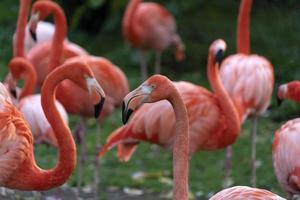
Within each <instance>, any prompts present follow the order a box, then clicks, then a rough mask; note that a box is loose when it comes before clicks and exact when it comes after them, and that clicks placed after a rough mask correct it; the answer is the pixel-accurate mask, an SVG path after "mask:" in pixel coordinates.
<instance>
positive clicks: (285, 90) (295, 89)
mask: <svg viewBox="0 0 300 200" xmlns="http://www.w3.org/2000/svg"><path fill="white" fill-rule="evenodd" d="M277 98H278V102H279V103H281V101H283V100H284V99H290V100H293V101H296V102H300V82H299V81H292V82H289V83H286V84H283V85H281V86H280V87H279V89H278V93H277ZM299 140H300V119H299V118H296V119H292V120H289V121H288V122H286V123H285V124H284V125H282V126H281V128H280V129H279V130H277V131H276V133H275V139H274V141H273V148H272V153H273V166H274V171H275V174H276V177H277V180H278V182H279V184H280V186H281V187H282V189H283V190H284V191H286V192H287V193H288V198H289V199H293V195H295V194H298V195H299V194H300V160H299V159H298V156H299V154H300V148H299V144H298V141H299Z"/></svg>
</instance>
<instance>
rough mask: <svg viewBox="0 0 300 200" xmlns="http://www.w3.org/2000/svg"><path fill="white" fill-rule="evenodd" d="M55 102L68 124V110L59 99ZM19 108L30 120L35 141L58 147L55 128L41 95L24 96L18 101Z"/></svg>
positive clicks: (28, 120)
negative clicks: (43, 107)
mask: <svg viewBox="0 0 300 200" xmlns="http://www.w3.org/2000/svg"><path fill="white" fill-rule="evenodd" d="M55 104H56V107H57V109H58V111H59V113H60V115H61V116H62V118H63V120H64V121H65V123H66V124H68V121H69V120H68V115H67V112H66V110H65V109H64V107H63V106H62V105H61V103H59V102H58V101H56V102H55ZM18 109H19V110H20V111H21V113H22V114H23V116H24V118H25V119H26V121H27V122H28V124H29V126H30V129H31V131H32V134H33V137H34V142H35V143H46V144H50V145H53V146H56V147H57V140H56V138H55V135H54V132H53V129H52V127H51V125H50V124H49V122H48V120H47V119H46V117H45V115H44V112H43V109H42V105H41V95H30V96H26V97H24V98H22V99H21V100H20V102H19V103H18Z"/></svg>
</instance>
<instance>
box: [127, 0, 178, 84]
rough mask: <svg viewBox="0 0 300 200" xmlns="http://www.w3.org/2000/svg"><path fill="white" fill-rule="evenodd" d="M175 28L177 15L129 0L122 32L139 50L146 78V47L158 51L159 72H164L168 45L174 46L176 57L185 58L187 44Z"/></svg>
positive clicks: (156, 64) (157, 67)
mask: <svg viewBox="0 0 300 200" xmlns="http://www.w3.org/2000/svg"><path fill="white" fill-rule="evenodd" d="M176 29H177V28H176V22H175V20H174V17H173V16H172V15H171V14H170V13H169V11H168V10H166V9H165V8H164V7H163V6H161V5H159V4H157V3H153V2H142V0H130V1H129V3H128V5H127V8H126V11H125V14H124V17H123V21H122V32H123V36H124V38H125V39H126V40H127V41H128V42H129V43H130V45H132V46H133V47H135V48H138V49H140V60H141V72H142V74H141V76H142V79H143V80H145V79H146V77H147V64H146V60H145V56H144V51H145V50H154V51H155V53H156V61H155V72H156V73H160V71H161V70H160V60H161V53H162V52H163V51H164V50H165V49H166V48H168V47H169V46H175V48H176V60H178V61H181V60H183V59H184V44H183V43H182V41H181V38H180V36H179V35H178V33H177V30H176Z"/></svg>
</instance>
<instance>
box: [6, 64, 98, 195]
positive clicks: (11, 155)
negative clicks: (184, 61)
mask: <svg viewBox="0 0 300 200" xmlns="http://www.w3.org/2000/svg"><path fill="white" fill-rule="evenodd" d="M64 79H71V80H72V81H74V82H76V83H77V84H79V85H80V86H81V87H83V88H85V89H86V90H88V91H90V94H91V97H92V98H93V101H92V102H93V104H98V102H100V100H101V101H103V98H102V96H103V97H104V93H102V92H101V91H102V89H101V87H100V86H99V84H98V83H97V81H96V80H95V79H94V76H93V73H92V71H91V70H90V69H89V68H88V67H86V65H85V63H79V62H77V63H75V62H74V63H68V64H66V65H63V66H61V67H59V68H57V69H56V70H55V71H53V72H52V73H51V74H49V76H48V77H47V79H46V80H45V83H44V85H43V88H42V99H41V101H42V107H43V110H44V112H45V115H46V117H47V119H48V121H49V122H50V124H51V126H52V128H53V130H54V133H55V136H56V138H57V142H58V151H59V153H58V163H57V165H56V166H55V167H54V168H53V169H46V170H45V169H41V168H39V167H38V166H37V164H36V161H35V156H34V153H33V138H32V133H31V131H30V129H29V126H28V124H27V122H26V121H25V120H24V118H23V116H22V114H21V113H20V111H18V109H17V108H16V107H15V106H14V105H13V104H12V102H11V100H10V98H9V96H8V92H7V91H6V90H5V88H4V86H3V85H2V84H0V126H1V128H0V130H1V131H0V138H1V140H0V141H1V151H0V152H1V154H2V156H1V160H0V168H1V170H0V173H1V176H0V177H1V178H0V186H4V187H8V188H12V189H19V190H37V191H41V190H48V189H51V188H54V187H58V186H60V185H62V184H63V183H65V182H66V181H67V180H68V178H69V177H70V175H71V173H72V172H73V170H74V168H75V165H76V146H75V143H74V140H73V138H72V135H71V131H70V129H69V127H68V126H67V125H66V124H65V123H64V121H63V119H62V117H61V116H60V114H59V112H58V110H57V108H56V106H55V102H54V100H55V94H54V93H55V89H56V86H57V85H58V84H59V83H60V82H61V81H63V80H64ZM97 108H98V106H97ZM96 113H99V110H96ZM20 177H21V178H20Z"/></svg>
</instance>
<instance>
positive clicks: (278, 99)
mask: <svg viewBox="0 0 300 200" xmlns="http://www.w3.org/2000/svg"><path fill="white" fill-rule="evenodd" d="M281 104H282V99H280V98H279V97H277V106H278V107H279V106H280V105H281Z"/></svg>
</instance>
